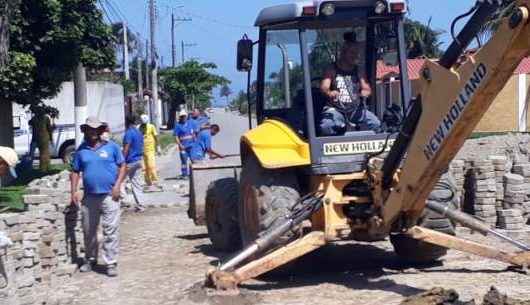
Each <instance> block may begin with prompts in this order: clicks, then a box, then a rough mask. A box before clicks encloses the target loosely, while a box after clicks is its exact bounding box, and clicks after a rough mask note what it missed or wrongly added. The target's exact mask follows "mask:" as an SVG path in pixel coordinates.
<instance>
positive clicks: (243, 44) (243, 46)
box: [237, 34, 254, 72]
mask: <svg viewBox="0 0 530 305" xmlns="http://www.w3.org/2000/svg"><path fill="white" fill-rule="evenodd" d="M253 47H254V42H253V41H252V40H250V39H248V36H247V35H246V34H245V36H243V39H241V40H239V41H238V42H237V70H238V71H240V72H249V71H251V70H252V55H253V53H254V52H253V51H254V50H253Z"/></svg>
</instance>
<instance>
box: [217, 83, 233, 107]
mask: <svg viewBox="0 0 530 305" xmlns="http://www.w3.org/2000/svg"><path fill="white" fill-rule="evenodd" d="M233 93H234V92H232V89H230V87H229V86H228V84H226V85H224V86H223V87H221V92H220V93H219V96H220V97H226V104H227V105H228V104H229V102H228V99H229V98H230V95H232V94H233Z"/></svg>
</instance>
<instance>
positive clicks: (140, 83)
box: [137, 56, 144, 103]
mask: <svg viewBox="0 0 530 305" xmlns="http://www.w3.org/2000/svg"><path fill="white" fill-rule="evenodd" d="M137 64H138V102H139V103H142V102H143V100H144V84H143V83H144V80H143V76H142V64H143V62H142V57H141V56H138V62H137Z"/></svg>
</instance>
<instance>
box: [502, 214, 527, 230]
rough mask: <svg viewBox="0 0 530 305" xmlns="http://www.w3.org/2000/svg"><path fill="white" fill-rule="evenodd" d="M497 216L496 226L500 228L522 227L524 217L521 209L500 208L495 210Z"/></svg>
mask: <svg viewBox="0 0 530 305" xmlns="http://www.w3.org/2000/svg"><path fill="white" fill-rule="evenodd" d="M497 215H498V217H499V219H498V222H497V223H498V226H499V228H501V229H506V230H521V229H523V228H524V225H525V222H526V221H525V219H524V218H523V213H522V211H521V210H517V209H510V210H500V211H498V212H497Z"/></svg>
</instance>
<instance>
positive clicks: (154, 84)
mask: <svg viewBox="0 0 530 305" xmlns="http://www.w3.org/2000/svg"><path fill="white" fill-rule="evenodd" d="M149 16H150V24H151V27H150V30H151V64H152V65H153V71H152V72H151V88H152V89H151V91H152V94H153V101H152V104H154V107H152V108H151V110H152V111H151V116H152V118H151V119H152V122H153V123H154V124H155V126H156V129H157V130H160V125H162V120H161V116H160V114H161V112H162V105H161V104H160V103H159V101H158V64H157V58H156V57H157V51H156V36H155V33H156V5H155V0H149Z"/></svg>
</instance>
